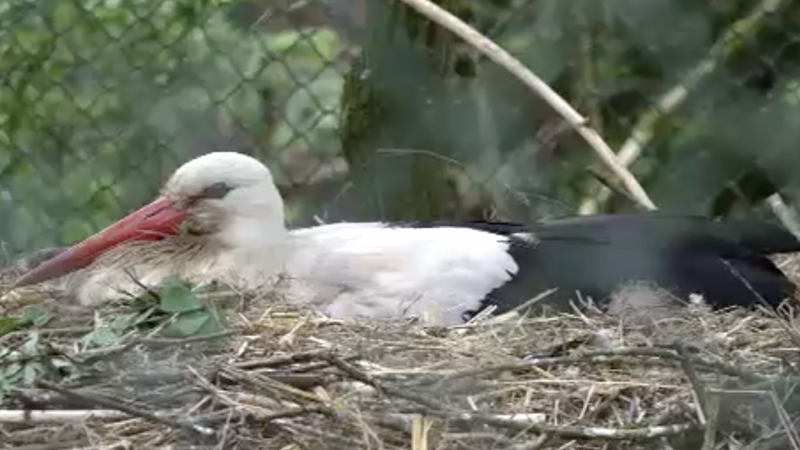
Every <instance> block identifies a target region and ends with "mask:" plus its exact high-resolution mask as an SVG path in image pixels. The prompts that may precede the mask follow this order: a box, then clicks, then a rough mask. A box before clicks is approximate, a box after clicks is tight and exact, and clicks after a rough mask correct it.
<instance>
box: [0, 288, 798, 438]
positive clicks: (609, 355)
mask: <svg viewBox="0 0 800 450" xmlns="http://www.w3.org/2000/svg"><path fill="white" fill-rule="evenodd" d="M233 300H236V303H237V304H236V305H234V306H233V307H230V308H226V309H225V311H226V315H227V317H228V318H229V319H230V323H229V328H228V329H227V330H226V331H224V332H218V333H214V334H210V335H200V336H192V337H189V338H185V339H156V338H147V337H143V336H141V335H131V336H127V337H126V338H125V339H123V340H121V341H120V342H118V343H115V344H114V345H111V346H108V347H106V348H102V349H95V350H89V351H86V350H81V349H80V346H79V345H77V342H78V341H79V339H80V338H81V336H82V335H83V334H82V333H85V332H86V330H91V329H92V327H93V326H94V325H93V323H94V322H93V321H94V320H96V318H97V317H98V315H102V314H108V315H113V314H115V312H114V311H106V312H100V313H98V312H96V311H92V312H87V311H85V310H82V309H74V310H67V311H72V312H71V313H67V312H63V313H61V314H60V318H59V320H60V321H61V324H60V325H59V324H56V325H58V327H57V328H48V329H41V330H39V334H40V340H42V341H46V342H47V345H48V347H49V348H52V349H53V353H54V354H58V355H61V356H63V357H66V358H68V360H69V361H71V362H72V363H73V364H75V366H76V367H79V368H80V371H79V372H80V373H79V374H77V375H73V376H70V377H68V378H63V379H54V378H49V379H45V378H38V379H36V380H35V381H31V383H29V384H27V385H25V386H18V387H15V388H13V389H11V390H10V391H9V392H10V394H9V395H7V396H6V398H5V400H4V402H5V404H4V405H3V406H2V411H0V448H26V449H44V448H47V449H59V448H104V449H112V448H113V449H117V448H120V449H122V448H131V449H140V448H142V449H143V448H163V449H167V448H169V449H189V448H191V449H206V448H207V449H219V448H231V449H251V448H252V449H256V448H275V449H295V448H296V449H360V448H364V449H366V448H370V449H395V448H397V449H401V448H402V449H414V450H417V449H420V450H421V449H434V448H436V449H489V448H498V449H518V450H523V449H538V448H553V449H555V448H569V449H600V448H621V449H628V448H631V449H632V448H665V449H668V448H673V449H684V448H698V449H699V448H701V447H702V448H703V449H712V448H717V449H719V448H737V449H739V448H751V449H776V450H777V449H789V448H800V446H799V444H798V443H800V440H798V436H797V431H796V423H797V420H798V417H799V416H800V402H798V400H800V397H798V396H797V395H796V394H795V393H794V391H793V384H794V381H795V380H797V379H798V378H797V377H798V372H797V367H796V363H797V360H798V355H799V354H800V353H799V352H800V338H798V336H796V335H795V333H794V332H793V328H794V327H793V325H792V323H793V322H792V320H793V319H792V318H788V319H787V318H779V317H776V316H775V314H774V313H767V312H764V311H756V312H745V311H741V310H738V311H728V312H717V313H712V312H711V311H709V310H707V309H705V308H703V307H701V306H691V307H688V308H682V309H680V310H676V311H673V313H671V314H668V315H663V317H659V318H658V319H653V318H652V317H650V318H647V320H640V319H636V320H631V319H629V318H626V317H619V316H616V317H612V316H610V315H608V314H603V313H601V312H599V311H596V310H594V309H592V308H586V309H575V310H574V311H572V312H561V313H547V312H542V313H537V315H532V316H527V317H519V316H516V315H506V316H503V317H501V318H499V319H498V318H492V319H489V320H486V321H482V322H481V321H478V322H476V323H472V324H468V325H464V326H459V327H451V328H443V327H423V326H420V325H418V324H414V323H396V322H394V323H376V322H358V321H351V322H341V321H335V320H331V319H328V318H325V317H322V316H320V315H319V314H316V313H314V312H313V311H309V310H302V309H292V308H290V307H288V306H285V305H284V306H278V305H277V304H276V303H274V302H267V303H263V302H262V303H261V304H257V306H253V305H252V304H251V305H249V306H247V305H246V306H245V307H243V306H242V305H240V304H238V302H239V299H233ZM7 305H8V304H7ZM110 308H112V307H110ZM50 326H51V327H52V326H53V325H52V324H51V325H50ZM83 327H85V328H83ZM25 333H30V332H29V331H26V332H25ZM25 333H22V332H15V333H10V334H7V335H5V336H3V337H0V339H2V341H0V348H2V347H3V346H11V347H13V346H14V345H21V342H22V340H23V339H24V338H25V336H29V334H25ZM8 363H9V362H8V361H6V362H5V364H8Z"/></svg>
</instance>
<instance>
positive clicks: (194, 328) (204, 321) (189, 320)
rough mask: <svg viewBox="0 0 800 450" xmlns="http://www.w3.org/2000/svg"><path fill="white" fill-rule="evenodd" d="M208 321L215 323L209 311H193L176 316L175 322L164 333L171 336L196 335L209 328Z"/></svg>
mask: <svg viewBox="0 0 800 450" xmlns="http://www.w3.org/2000/svg"><path fill="white" fill-rule="evenodd" d="M208 322H211V323H212V325H213V323H214V316H213V315H212V314H211V313H210V312H209V311H206V310H199V311H191V312H187V313H183V314H181V315H179V316H178V317H176V318H175V321H174V322H172V323H171V324H170V325H169V326H167V327H166V328H164V331H163V333H164V334H165V335H170V336H176V335H177V336H181V337H187V336H194V335H197V334H198V333H199V332H200V331H201V330H203V329H204V328H208V327H209V325H208Z"/></svg>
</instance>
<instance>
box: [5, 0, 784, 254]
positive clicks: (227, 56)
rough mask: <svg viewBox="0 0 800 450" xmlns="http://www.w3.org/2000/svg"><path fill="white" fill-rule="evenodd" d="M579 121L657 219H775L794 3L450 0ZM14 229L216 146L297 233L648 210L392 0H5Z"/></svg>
mask: <svg viewBox="0 0 800 450" xmlns="http://www.w3.org/2000/svg"><path fill="white" fill-rule="evenodd" d="M436 3H438V4H440V5H441V6H443V7H444V8H446V9H448V10H449V11H452V12H453V13H455V14H457V15H458V16H459V17H461V18H462V19H463V20H465V21H467V22H468V23H469V24H471V25H472V26H474V27H475V28H477V29H478V30H480V31H482V32H484V33H486V34H487V35H488V36H489V37H491V38H492V39H494V40H495V41H496V42H497V43H498V44H500V45H501V46H503V47H504V48H506V49H507V50H508V51H510V52H511V53H512V54H513V55H515V56H516V57H518V58H519V59H520V60H521V61H522V62H523V63H524V64H526V65H527V66H528V67H530V68H531V69H532V70H533V71H534V72H535V73H536V74H537V75H539V76H540V77H542V78H543V79H544V81H546V82H547V83H549V84H550V85H551V86H553V87H554V88H555V89H556V90H557V91H558V92H559V93H560V94H561V95H562V96H564V97H565V98H566V99H567V100H568V101H569V102H570V103H571V104H573V105H574V106H575V107H576V108H577V109H578V110H579V111H580V112H581V113H582V114H584V115H585V116H587V117H588V118H589V121H590V123H591V125H592V126H594V127H595V128H596V129H597V130H598V131H599V132H600V133H601V135H602V136H603V137H604V138H605V139H606V140H607V142H608V143H609V145H611V147H612V148H614V149H615V151H620V152H622V154H623V155H625V159H627V162H628V163H630V164H631V170H632V171H633V173H634V174H635V175H636V176H637V178H639V180H640V181H641V182H642V183H643V185H644V187H645V188H646V189H647V191H648V192H649V193H650V195H651V196H652V198H653V200H654V201H655V203H656V204H657V205H658V206H659V207H660V208H661V209H663V210H667V211H673V212H685V213H699V214H703V215H707V216H712V217H720V218H729V217H740V216H750V217H761V218H765V219H767V220H775V219H774V217H773V215H772V213H771V212H770V210H769V208H766V207H765V202H764V200H765V199H766V198H767V197H768V196H769V195H771V194H774V193H776V192H780V193H781V194H782V196H783V197H784V200H785V201H786V202H787V203H788V204H790V205H794V204H795V203H796V201H797V200H796V199H800V196H798V193H799V192H798V183H797V181H798V179H800V175H798V176H795V172H796V171H800V104H798V93H800V3H798V2H791V1H788V0H784V1H781V0H769V1H755V0H708V1H703V2H698V1H696V0H649V1H646V2H645V1H640V0H570V1H566V0H439V1H437V2H436ZM0 20H2V23H0V30H2V31H0V74H2V83H1V84H0V241H2V242H3V245H4V248H3V251H4V253H5V254H6V255H9V254H14V253H17V252H20V251H28V250H34V249H37V248H41V247H47V246H53V245H62V244H67V243H71V242H74V241H76V240H79V239H82V238H84V237H86V236H87V235H89V234H91V233H92V232H94V231H97V230H99V229H100V228H102V227H104V226H105V225H107V224H109V223H110V222H111V221H112V220H114V219H115V218H117V217H119V216H120V215H122V214H124V213H126V212H128V211H130V210H131V209H133V208H135V207H138V206H140V205H141V204H143V203H144V202H146V201H147V200H149V199H150V198H151V197H152V196H153V195H154V194H155V193H156V191H157V190H158V188H159V186H160V185H161V183H162V182H163V181H164V180H165V179H166V177H167V176H168V175H169V174H170V173H171V172H172V171H173V170H174V169H175V168H176V167H177V166H179V165H180V164H181V163H183V162H185V161H187V160H189V159H191V158H192V157H195V156H198V155H200V154H203V153H207V152H211V151H219V150H226V151H238V152H244V153H248V154H252V155H254V156H256V157H258V158H259V159H261V160H262V161H264V162H266V163H267V164H269V165H270V167H271V168H272V170H273V171H274V173H275V176H276V179H277V181H278V182H279V187H280V189H281V191H282V192H283V194H284V196H285V198H286V202H287V207H288V218H289V221H290V222H291V223H290V224H291V225H292V226H302V225H308V224H311V223H314V221H319V220H322V221H338V220H369V219H376V218H384V219H428V218H472V219H476V218H498V219H510V220H523V221H531V220H542V219H547V218H554V217H561V216H566V215H572V214H578V213H593V212H619V211H627V210H631V209H633V208H634V205H633V204H632V203H631V202H630V201H629V200H628V199H626V198H625V196H624V195H620V194H619V193H613V191H611V192H612V194H610V195H609V191H608V190H607V189H605V188H604V185H603V183H602V182H601V181H602V180H613V177H611V176H609V175H608V174H607V171H606V170H605V169H604V168H603V167H602V166H601V165H600V164H599V163H598V160H597V157H596V156H595V154H594V153H593V152H592V151H591V149H590V148H589V147H588V145H587V144H586V143H585V142H584V141H583V140H582V139H581V138H580V137H578V136H577V135H576V134H575V133H574V132H573V131H571V130H570V129H569V127H567V126H566V124H565V123H564V122H563V121H562V120H561V119H560V117H559V116H558V115H557V114H555V113H554V112H553V111H552V109H551V108H550V107H549V106H548V105H547V104H545V103H544V102H543V101H542V100H541V99H539V98H537V97H536V96H535V95H534V94H533V93H531V92H530V91H529V90H528V89H527V88H525V87H524V86H523V85H521V84H520V83H519V82H518V81H517V80H516V79H514V78H513V77H511V76H510V75H509V74H507V73H506V72H505V71H504V70H502V69H500V68H498V67H496V66H495V65H494V64H493V63H491V62H489V61H487V60H486V59H485V58H484V57H482V56H481V55H479V54H478V53H477V52H476V51H474V50H473V49H471V48H470V47H469V46H468V45H466V44H464V43H463V42H461V40H460V39H458V38H456V37H454V36H453V35H451V34H450V33H449V32H447V31H445V30H443V29H441V28H440V27H438V26H436V25H434V24H432V23H430V22H428V21H427V20H424V19H422V18H421V17H420V16H418V15H417V14H416V13H414V12H412V11H410V10H408V9H407V8H406V7H405V6H403V4H402V3H400V2H398V1H391V0H381V1H379V0H317V1H312V0H307V1H300V0H59V1H40V0H13V1H12V0H3V1H0Z"/></svg>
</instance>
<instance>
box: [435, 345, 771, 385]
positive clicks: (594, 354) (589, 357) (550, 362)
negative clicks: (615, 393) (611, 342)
mask: <svg viewBox="0 0 800 450" xmlns="http://www.w3.org/2000/svg"><path fill="white" fill-rule="evenodd" d="M642 356H646V357H653V358H658V359H661V360H668V361H677V362H680V360H681V359H682V357H681V356H680V355H678V354H677V353H675V352H674V351H673V350H669V349H663V348H652V347H618V348H614V349H603V350H596V351H582V352H578V353H576V354H572V355H567V356H554V357H544V358H530V359H528V360H527V361H524V362H515V363H510V364H501V365H497V366H492V367H481V368H477V369H466V370H462V371H459V372H455V373H452V374H451V375H449V376H448V377H447V380H448V381H454V380H456V379H459V378H469V377H473V376H475V375H480V374H490V373H497V372H506V371H516V370H530V369H531V368H532V367H546V366H555V365H560V364H574V363H579V362H585V363H606V362H612V361H613V362H616V361H619V359H617V358H619V357H642ZM686 358H687V359H688V360H689V361H691V362H692V364H694V365H695V366H697V367H700V368H705V369H710V370H713V371H715V372H718V373H721V374H724V375H729V376H734V377H737V378H742V379H744V380H747V381H753V382H769V381H770V379H769V378H766V377H764V376H762V375H758V374H755V373H750V372H747V371H744V370H742V369H739V368H737V367H734V366H732V365H729V364H725V363H723V362H719V361H707V360H704V359H702V358H699V357H697V356H692V355H687V356H686ZM637 362H639V363H641V362H642V361H641V360H639V361H637Z"/></svg>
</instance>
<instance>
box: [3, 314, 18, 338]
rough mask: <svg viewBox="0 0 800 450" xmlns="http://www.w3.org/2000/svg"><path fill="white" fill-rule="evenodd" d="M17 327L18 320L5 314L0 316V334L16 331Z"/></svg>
mask: <svg viewBox="0 0 800 450" xmlns="http://www.w3.org/2000/svg"><path fill="white" fill-rule="evenodd" d="M19 328H20V326H19V321H17V320H16V319H14V318H11V317H7V316H2V317H0V336H2V335H4V334H8V333H11V332H12V331H16V330H18V329H19Z"/></svg>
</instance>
